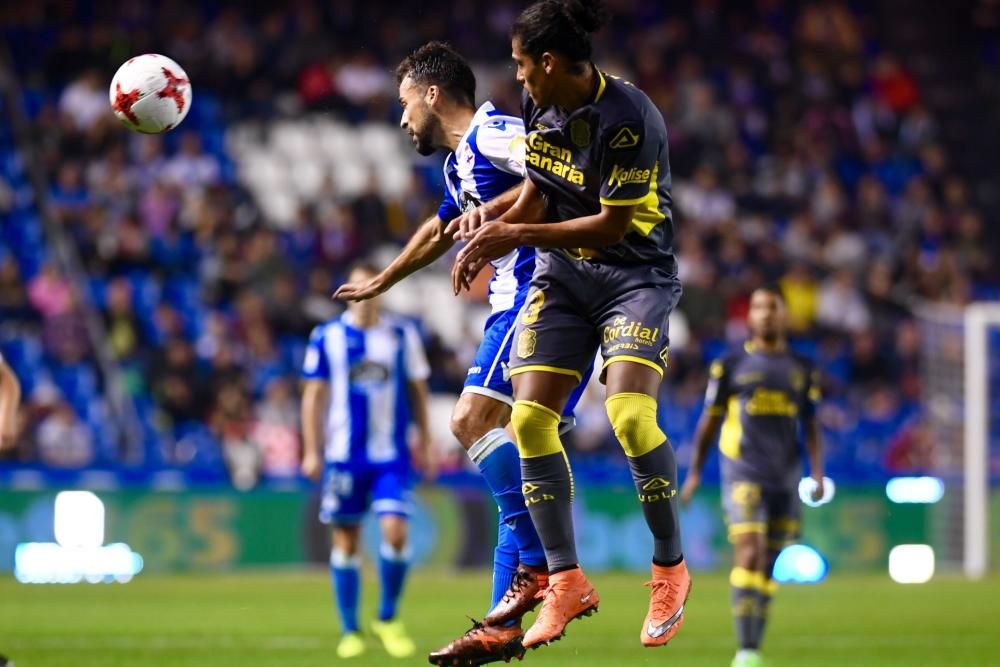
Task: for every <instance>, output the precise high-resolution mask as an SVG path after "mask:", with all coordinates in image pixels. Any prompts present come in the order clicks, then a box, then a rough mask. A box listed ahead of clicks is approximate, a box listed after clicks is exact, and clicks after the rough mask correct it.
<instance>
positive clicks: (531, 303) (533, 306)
mask: <svg viewBox="0 0 1000 667" xmlns="http://www.w3.org/2000/svg"><path fill="white" fill-rule="evenodd" d="M544 303H545V292H543V291H542V290H538V291H537V292H535V293H534V294H532V295H531V296H530V297H528V303H527V305H525V307H524V315H523V316H522V317H521V321H522V322H523V323H525V324H534V323H535V322H537V321H538V313H539V312H541V310H542V305H543V304H544Z"/></svg>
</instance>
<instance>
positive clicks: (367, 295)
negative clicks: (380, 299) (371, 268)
mask: <svg viewBox="0 0 1000 667" xmlns="http://www.w3.org/2000/svg"><path fill="white" fill-rule="evenodd" d="M385 289H386V288H385V284H384V283H383V282H382V277H381V276H372V277H371V278H368V279H367V280H358V281H356V282H353V283H344V284H343V285H341V286H340V287H339V288H337V291H336V292H334V293H333V298H334V299H343V300H344V301H367V300H368V299H371V298H372V297H376V296H378V295H379V294H381V293H382V292H384V291H385Z"/></svg>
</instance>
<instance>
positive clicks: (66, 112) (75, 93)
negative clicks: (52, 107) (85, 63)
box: [59, 69, 111, 131]
mask: <svg viewBox="0 0 1000 667" xmlns="http://www.w3.org/2000/svg"><path fill="white" fill-rule="evenodd" d="M59 111H60V112H61V113H62V114H63V116H64V117H65V118H67V119H68V120H69V121H70V122H71V123H73V125H74V127H76V128H77V129H78V130H81V131H86V130H89V129H91V128H92V127H94V125H96V124H97V123H98V122H100V121H101V120H107V118H108V117H109V116H110V115H111V111H110V109H109V108H108V91H107V83H106V82H105V79H104V77H103V76H102V75H101V72H100V71H99V70H96V69H90V70H87V71H86V72H84V73H83V75H82V76H80V78H79V79H77V80H76V81H74V82H73V83H71V84H70V85H68V86H66V90H64V91H63V94H62V96H61V97H60V98H59Z"/></svg>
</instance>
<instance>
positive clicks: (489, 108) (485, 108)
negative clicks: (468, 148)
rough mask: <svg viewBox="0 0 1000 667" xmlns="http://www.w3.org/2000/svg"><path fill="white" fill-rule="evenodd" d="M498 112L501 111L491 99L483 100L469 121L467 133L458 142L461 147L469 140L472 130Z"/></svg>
mask: <svg viewBox="0 0 1000 667" xmlns="http://www.w3.org/2000/svg"><path fill="white" fill-rule="evenodd" d="M497 113H499V112H498V111H497V108H496V107H495V106H493V103H492V102H490V101H489V100H487V101H485V102H483V103H482V105H480V107H479V108H478V109H476V114H475V115H474V116H473V117H472V122H471V123H469V127H468V128H467V129H466V130H465V134H463V135H462V139H461V140H460V141H459V142H458V146H459V148H461V146H462V144H464V143H466V142H467V141H468V140H469V135H470V134H472V130H474V129H475V128H477V127H479V126H480V125H482V124H483V123H485V122H486V119H487V118H489V117H490V116H495V115H497ZM452 155H454V153H452Z"/></svg>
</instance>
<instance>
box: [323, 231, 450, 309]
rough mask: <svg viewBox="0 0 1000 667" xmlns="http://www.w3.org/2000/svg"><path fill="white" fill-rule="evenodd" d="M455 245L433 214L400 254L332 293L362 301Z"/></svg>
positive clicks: (380, 292)
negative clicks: (385, 264)
mask: <svg viewBox="0 0 1000 667" xmlns="http://www.w3.org/2000/svg"><path fill="white" fill-rule="evenodd" d="M453 245H455V241H454V240H453V239H452V238H451V236H449V235H448V234H445V232H444V223H442V222H441V219H440V218H439V217H437V216H436V215H435V216H433V217H431V218H428V219H427V220H426V221H425V222H424V224H422V225H420V227H419V228H418V229H417V231H416V233H415V234H414V235H413V237H412V238H410V240H409V241H408V242H407V244H406V246H405V247H404V248H403V250H402V251H401V252H400V253H399V256H398V257H396V259H394V260H393V261H392V263H391V264H389V266H387V267H385V269H383V270H382V271H381V272H380V273H379V274H378V275H375V276H372V277H371V278H366V279H364V280H360V281H356V282H349V283H345V284H343V285H341V286H340V288H339V289H337V291H336V292H335V293H334V294H333V298H335V299H344V300H345V301H364V300H366V299H371V298H372V297H375V296H378V295H379V294H382V293H383V292H386V291H387V290H388V289H389V288H390V287H392V286H393V285H395V284H396V283H398V282H399V281H400V280H402V279H403V278H406V277H407V276H409V275H412V274H414V273H416V272H417V271H419V270H420V269H422V268H424V267H425V266H427V265H428V264H431V263H433V262H434V261H436V260H437V259H438V258H440V257H441V256H442V255H444V254H445V253H446V252H448V250H449V249H450V248H451V247H452V246H453Z"/></svg>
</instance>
